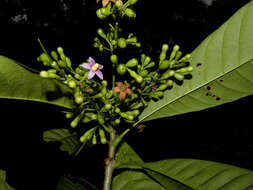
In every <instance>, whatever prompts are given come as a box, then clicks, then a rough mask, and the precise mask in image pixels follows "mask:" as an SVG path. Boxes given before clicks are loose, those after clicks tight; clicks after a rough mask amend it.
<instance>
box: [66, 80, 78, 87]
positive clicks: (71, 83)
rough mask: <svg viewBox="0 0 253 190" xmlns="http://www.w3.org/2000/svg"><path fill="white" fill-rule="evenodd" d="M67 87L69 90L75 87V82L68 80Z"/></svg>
mask: <svg viewBox="0 0 253 190" xmlns="http://www.w3.org/2000/svg"><path fill="white" fill-rule="evenodd" d="M68 85H69V87H70V88H75V87H76V82H75V81H74V80H70V81H69V82H68Z"/></svg>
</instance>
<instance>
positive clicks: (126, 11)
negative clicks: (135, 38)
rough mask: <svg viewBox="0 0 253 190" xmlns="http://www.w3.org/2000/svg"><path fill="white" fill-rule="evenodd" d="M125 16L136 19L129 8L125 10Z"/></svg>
mask: <svg viewBox="0 0 253 190" xmlns="http://www.w3.org/2000/svg"><path fill="white" fill-rule="evenodd" d="M125 14H126V15H127V16H128V17H129V18H135V17H136V13H135V12H134V10H132V9H130V8H126V10H125Z"/></svg>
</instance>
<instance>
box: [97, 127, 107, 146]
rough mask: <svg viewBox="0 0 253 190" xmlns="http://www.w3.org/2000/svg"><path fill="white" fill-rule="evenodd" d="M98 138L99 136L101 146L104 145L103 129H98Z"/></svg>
mask: <svg viewBox="0 0 253 190" xmlns="http://www.w3.org/2000/svg"><path fill="white" fill-rule="evenodd" d="M98 133H99V136H100V142H101V143H102V144H106V142H107V140H106V137H105V132H104V130H103V129H99V132H98Z"/></svg>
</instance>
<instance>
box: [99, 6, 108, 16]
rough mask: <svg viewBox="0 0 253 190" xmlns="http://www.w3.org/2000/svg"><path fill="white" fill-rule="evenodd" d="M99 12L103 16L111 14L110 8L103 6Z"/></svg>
mask: <svg viewBox="0 0 253 190" xmlns="http://www.w3.org/2000/svg"><path fill="white" fill-rule="evenodd" d="M100 12H101V14H102V15H104V16H109V15H110V14H111V11H110V9H108V8H105V7H103V8H101V9H100Z"/></svg>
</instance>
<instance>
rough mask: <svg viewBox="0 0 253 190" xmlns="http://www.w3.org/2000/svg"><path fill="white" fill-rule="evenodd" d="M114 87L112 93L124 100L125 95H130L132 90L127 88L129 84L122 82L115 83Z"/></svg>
mask: <svg viewBox="0 0 253 190" xmlns="http://www.w3.org/2000/svg"><path fill="white" fill-rule="evenodd" d="M116 85H117V86H116V87H114V88H113V89H112V91H113V92H114V93H119V99H120V100H124V99H125V98H126V95H127V94H128V95H132V90H131V89H130V88H129V87H130V84H128V83H125V84H123V83H122V82H116Z"/></svg>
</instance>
